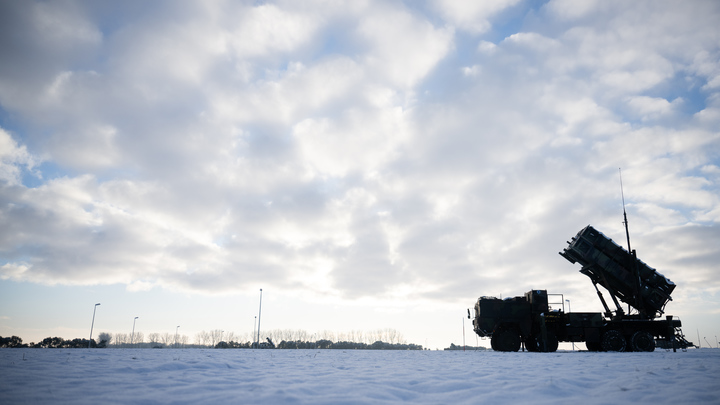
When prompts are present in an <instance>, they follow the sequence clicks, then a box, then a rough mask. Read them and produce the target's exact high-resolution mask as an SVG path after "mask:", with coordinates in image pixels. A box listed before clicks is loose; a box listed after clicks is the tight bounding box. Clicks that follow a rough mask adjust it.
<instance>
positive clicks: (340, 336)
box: [0, 328, 423, 350]
mask: <svg viewBox="0 0 720 405" xmlns="http://www.w3.org/2000/svg"><path fill="white" fill-rule="evenodd" d="M258 336H261V339H260V341H261V342H263V343H262V344H261V347H264V345H265V343H264V342H265V339H266V338H269V339H270V340H272V341H274V342H278V341H279V342H280V343H277V344H276V345H275V347H276V348H278V349H360V350H422V349H423V348H422V346H420V345H416V344H412V343H410V344H408V343H407V342H406V341H405V339H404V338H403V336H402V334H400V333H399V332H398V331H397V330H395V329H391V328H386V329H377V330H374V331H370V332H363V331H351V332H348V333H335V332H331V331H322V332H317V333H309V332H307V331H304V330H290V329H282V330H281V329H276V330H270V331H261V332H260V333H259V334H258V333H252V334H250V333H247V334H245V335H236V334H235V333H234V332H225V331H223V330H220V329H215V330H211V331H209V332H207V331H201V332H198V333H197V334H196V335H195V339H194V341H193V342H192V343H190V339H189V337H188V336H187V335H179V334H178V335H176V334H173V333H164V334H160V333H150V334H148V335H147V337H146V336H145V334H144V333H142V332H135V333H134V334H126V333H115V334H111V333H108V332H102V333H100V334H98V340H97V341H96V340H95V339H92V341H88V339H82V338H76V339H72V340H65V339H63V338H59V337H47V338H45V339H43V340H42V341H40V342H37V343H29V344H24V343H22V339H21V338H19V337H17V336H12V337H6V338H3V337H1V336H0V347H33V348H76V347H77V348H86V347H88V346H89V347H97V348H105V347H118V348H122V347H125V348H127V347H137V348H148V347H149V348H162V347H182V348H228V349H233V348H238V349H240V348H252V347H256V343H255V341H256V339H257V337H258Z"/></svg>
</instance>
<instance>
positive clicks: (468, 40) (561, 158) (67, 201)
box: [0, 0, 720, 348]
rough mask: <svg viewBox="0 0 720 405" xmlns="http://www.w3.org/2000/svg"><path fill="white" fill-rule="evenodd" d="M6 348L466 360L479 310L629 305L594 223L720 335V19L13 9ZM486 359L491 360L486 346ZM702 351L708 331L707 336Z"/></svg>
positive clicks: (3, 24)
mask: <svg viewBox="0 0 720 405" xmlns="http://www.w3.org/2000/svg"><path fill="white" fill-rule="evenodd" d="M0 8H2V9H1V10H0V53H2V55H3V58H2V62H1V63H0V335H2V336H9V335H18V336H21V337H22V338H23V339H24V340H25V341H27V342H29V341H37V340H39V339H42V338H44V337H47V336H50V335H53V336H55V335H59V336H62V337H65V338H74V337H84V336H86V335H88V334H89V324H90V321H91V317H92V310H93V306H94V304H95V303H96V302H101V306H100V307H98V314H97V317H96V327H95V330H96V331H99V332H101V331H105V332H111V333H128V332H129V330H130V329H131V327H132V326H131V325H132V321H133V319H134V317H135V316H139V317H140V318H139V319H138V329H139V330H141V331H143V332H144V333H145V334H146V335H147V334H148V333H153V332H157V333H165V332H174V331H175V329H176V327H177V326H178V325H180V326H181V329H180V330H181V332H184V333H185V334H186V335H188V336H189V339H190V340H191V341H192V340H193V338H194V336H195V335H196V334H197V333H198V332H200V331H202V330H206V331H209V330H214V329H220V330H225V331H233V332H235V333H236V334H237V335H238V336H241V335H243V334H249V333H250V332H251V331H252V328H251V327H252V324H253V322H254V316H255V315H256V314H257V304H258V298H259V289H260V288H262V289H263V293H264V296H263V300H264V301H263V309H264V310H263V329H266V328H267V329H268V330H272V329H305V330H307V331H309V332H312V333H319V332H320V331H334V332H336V333H347V332H348V331H352V330H366V331H371V330H378V329H385V328H395V329H397V330H398V331H400V332H401V333H402V334H403V336H404V337H405V339H406V340H408V341H410V342H413V343H418V344H423V345H427V346H429V347H431V348H435V347H446V346H447V345H449V343H450V342H454V343H456V344H457V343H459V342H460V341H461V340H462V331H461V326H462V323H461V322H462V319H463V316H464V315H465V314H466V308H469V307H471V306H472V305H473V303H474V301H475V300H476V299H477V297H478V296H481V295H495V296H500V295H502V296H504V297H506V296H515V295H522V294H523V293H524V292H525V291H528V290H530V289H538V288H544V289H547V290H549V291H550V292H552V293H563V294H565V297H566V298H568V299H570V300H571V302H572V309H573V310H575V311H598V312H599V311H601V306H600V303H599V302H598V301H597V298H596V296H595V293H594V291H593V289H592V284H591V282H590V280H589V279H587V278H586V277H585V276H583V275H581V274H580V273H578V270H579V268H576V267H575V266H573V265H571V264H570V263H567V262H566V261H565V260H564V259H563V258H562V257H560V256H559V255H558V254H557V252H558V251H560V250H562V249H563V248H564V247H565V241H566V240H568V239H569V238H570V237H572V236H574V235H575V234H576V233H577V232H578V231H579V230H580V229H582V228H583V227H584V226H586V225H588V224H592V225H593V226H595V227H596V228H598V229H599V230H601V231H602V232H604V233H605V234H606V235H608V236H610V237H612V238H614V239H615V240H618V241H624V229H623V227H622V205H621V199H620V186H619V176H618V168H622V174H623V182H624V186H625V200H626V203H627V211H628V216H629V222H630V230H631V236H632V243H633V248H635V249H637V251H638V255H639V257H640V258H642V259H643V260H644V261H645V262H646V263H648V264H649V265H650V266H652V267H655V268H657V269H658V271H659V272H660V273H662V274H664V275H665V276H667V277H668V278H669V279H671V280H672V281H674V282H675V283H676V284H677V285H678V288H677V289H676V290H675V293H674V297H673V298H674V301H673V302H671V303H670V304H669V305H668V307H667V312H668V313H669V314H673V315H676V316H679V317H680V318H681V319H682V320H683V321H684V323H685V327H686V331H687V332H688V334H689V335H690V336H694V334H692V333H690V332H694V331H696V332H697V333H699V334H706V335H707V336H714V335H717V334H720V281H718V278H717V275H718V267H717V263H718V262H719V259H720V247H719V246H720V244H718V243H717V241H718V240H720V228H719V227H718V222H719V221H720V196H719V193H718V184H719V181H720V133H719V132H718V128H720V125H719V124H720V98H719V95H720V92H719V91H720V63H719V62H720V30H719V29H718V28H717V27H716V25H717V23H716V22H717V21H718V20H720V6H719V5H718V3H717V2H713V1H690V2H683V3H678V2H671V1H668V2H665V1H637V2H624V1H587V2H574V1H565V0H563V1H548V2H536V1H521V0H510V1H503V0H497V1H492V2H473V1H462V0H444V1H443V0H437V1H423V2H401V1H389V2H388V1H361V2H342V1H321V0H318V1H307V2H296V1H287V2H286V1H277V2H242V1H238V2H232V1H218V2H193V1H186V2H156V3H153V4H152V5H151V6H148V5H147V4H145V2H122V3H117V4H116V3H112V2H76V1H57V2H33V1H28V2H3V3H2V4H1V5H0ZM466 329H467V331H468V333H467V336H468V339H472V340H474V337H473V336H471V331H470V328H469V327H468V328H466ZM695 339H696V338H695Z"/></svg>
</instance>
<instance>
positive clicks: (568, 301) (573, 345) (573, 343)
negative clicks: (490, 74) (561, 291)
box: [565, 300, 575, 351]
mask: <svg viewBox="0 0 720 405" xmlns="http://www.w3.org/2000/svg"><path fill="white" fill-rule="evenodd" d="M565 302H567V303H568V313H570V312H572V309H570V300H565ZM572 348H573V351H575V342H572Z"/></svg>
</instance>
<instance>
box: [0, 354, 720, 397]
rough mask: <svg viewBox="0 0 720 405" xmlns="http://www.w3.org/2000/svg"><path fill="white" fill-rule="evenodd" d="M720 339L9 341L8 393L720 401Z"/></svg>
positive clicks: (5, 361)
mask: <svg viewBox="0 0 720 405" xmlns="http://www.w3.org/2000/svg"><path fill="white" fill-rule="evenodd" d="M719 371H720V350H717V349H699V350H698V349H695V350H689V351H687V352H681V351H678V352H672V351H670V352H667V351H664V350H658V351H655V352H653V353H590V352H570V351H560V352H556V353H523V352H519V353H500V352H492V351H478V352H472V351H466V352H462V351H371V350H362V351H361V350H346V351H343V350H247V349H234V350H213V349H207V350H203V349H188V350H174V349H158V350H153V349H91V350H88V349H0V375H2V379H0V403H2V404H23V403H27V404H37V403H53V404H57V403H74V404H76V403H81V404H89V403H93V404H98V403H102V404H116V403H120V404H125V403H139V404H166V403H178V404H183V403H193V404H194V403H250V404H255V403H260V404H263V403H267V404H270V403H272V404H277V403H279V404H283V403H292V404H370V403H372V404H392V403H401V402H407V403H413V404H415V403H419V404H463V403H467V404H477V403H532V404H565V403H567V404H570V403H574V404H577V403H582V404H617V403H621V404H622V403H656V404H670V403H694V404H713V403H720V379H718V375H720V374H719V373H718V372H719Z"/></svg>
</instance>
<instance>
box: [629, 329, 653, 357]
mask: <svg viewBox="0 0 720 405" xmlns="http://www.w3.org/2000/svg"><path fill="white" fill-rule="evenodd" d="M630 346H631V347H632V349H633V351H635V352H652V351H654V350H655V339H654V338H653V336H652V335H651V334H650V332H646V331H644V330H640V331H637V332H635V333H633V335H632V337H631V338H630Z"/></svg>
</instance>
